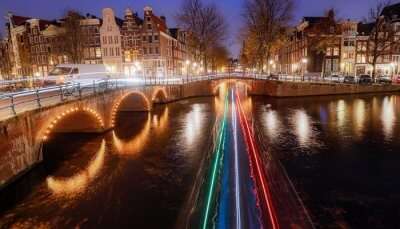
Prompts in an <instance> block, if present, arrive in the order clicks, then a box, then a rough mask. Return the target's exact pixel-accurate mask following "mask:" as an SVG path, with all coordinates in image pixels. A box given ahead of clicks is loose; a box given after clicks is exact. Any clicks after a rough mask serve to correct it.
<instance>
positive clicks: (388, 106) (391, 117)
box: [381, 96, 396, 139]
mask: <svg viewBox="0 0 400 229" xmlns="http://www.w3.org/2000/svg"><path fill="white" fill-rule="evenodd" d="M381 120H382V125H383V133H384V135H385V138H386V139H390V138H391V137H392V134H393V128H394V123H395V121H396V116H395V112H394V103H393V99H392V97H390V98H389V97H388V96H386V97H385V98H384V99H383V106H382V115H381Z"/></svg>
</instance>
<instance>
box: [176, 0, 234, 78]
mask: <svg viewBox="0 0 400 229" xmlns="http://www.w3.org/2000/svg"><path fill="white" fill-rule="evenodd" d="M177 21H178V23H179V24H180V25H181V26H182V27H183V28H184V29H185V30H186V31H187V32H188V41H189V46H190V48H192V50H193V53H195V54H196V53H198V54H199V55H198V56H195V58H196V59H198V60H200V61H203V64H204V68H205V70H206V71H207V68H208V64H209V61H210V60H209V59H210V53H212V48H213V47H216V46H218V45H220V44H222V43H223V41H224V40H225V39H226V34H227V24H226V22H225V19H224V17H223V16H222V14H221V13H220V11H219V10H218V9H217V7H216V6H215V5H214V4H205V3H203V2H202V0H184V2H183V5H182V7H181V9H180V13H179V14H178V15H177Z"/></svg>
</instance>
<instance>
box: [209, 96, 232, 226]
mask: <svg viewBox="0 0 400 229" xmlns="http://www.w3.org/2000/svg"><path fill="white" fill-rule="evenodd" d="M228 104H229V103H228V93H226V95H225V103H224V115H223V119H222V127H221V129H220V132H219V136H218V147H217V152H216V153H215V160H214V162H213V166H212V173H211V183H210V187H209V190H208V192H207V204H206V210H205V214H204V221H203V226H202V228H203V229H206V228H207V223H208V217H209V214H210V208H211V201H212V199H213V193H214V188H215V183H216V182H215V180H216V179H217V170H218V164H219V163H218V162H219V161H220V157H221V146H222V145H223V144H222V142H223V137H224V133H225V126H226V116H227V110H228Z"/></svg>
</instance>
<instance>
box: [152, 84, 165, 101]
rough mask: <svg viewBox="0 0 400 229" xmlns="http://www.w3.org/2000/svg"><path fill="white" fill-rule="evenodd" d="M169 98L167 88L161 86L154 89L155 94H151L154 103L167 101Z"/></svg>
mask: <svg viewBox="0 0 400 229" xmlns="http://www.w3.org/2000/svg"><path fill="white" fill-rule="evenodd" d="M167 99H168V94H167V91H166V90H165V88H163V87H159V88H157V89H156V90H154V93H153V95H152V96H151V101H152V102H153V103H165V102H166V101H167Z"/></svg>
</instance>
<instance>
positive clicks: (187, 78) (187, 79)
mask: <svg viewBox="0 0 400 229" xmlns="http://www.w3.org/2000/svg"><path fill="white" fill-rule="evenodd" d="M185 64H186V83H187V82H189V66H190V60H186V62H185Z"/></svg>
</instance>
